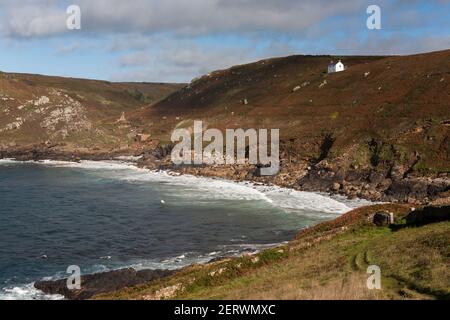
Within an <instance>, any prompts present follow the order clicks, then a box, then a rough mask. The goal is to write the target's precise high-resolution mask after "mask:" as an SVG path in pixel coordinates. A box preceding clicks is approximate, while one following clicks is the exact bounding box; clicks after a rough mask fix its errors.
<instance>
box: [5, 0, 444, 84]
mask: <svg viewBox="0 0 450 320" xmlns="http://www.w3.org/2000/svg"><path fill="white" fill-rule="evenodd" d="M71 5H77V6H78V7H79V8H80V13H81V18H80V21H81V29H75V30H70V29H68V28H67V20H68V19H69V18H71V16H70V14H68V13H67V12H66V11H67V8H68V7H69V6H71ZM369 5H377V6H378V7H379V8H380V10H381V11H380V12H381V29H369V28H368V27H367V23H366V22H367V19H368V18H369V16H370V14H368V13H367V8H368V6H369ZM443 49H450V0H428V1H417V0H370V1H366V0H127V1H124V0H21V1H17V0H0V70H1V71H4V72H22V73H39V74H47V75H59V76H69V77H79V78H90V79H102V80H109V81H146V82H189V81H190V80H192V79H193V78H195V77H197V76H200V75H203V74H207V73H209V72H211V71H214V70H217V69H224V68H228V67H231V66H233V65H236V64H243V63H248V62H252V61H256V60H260V59H264V58H269V57H275V56H287V55H292V54H330V55H388V54H414V53H421V52H430V51H436V50H443Z"/></svg>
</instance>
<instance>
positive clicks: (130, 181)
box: [0, 161, 359, 299]
mask: <svg viewBox="0 0 450 320" xmlns="http://www.w3.org/2000/svg"><path fill="white" fill-rule="evenodd" d="M358 204H359V203H349V202H346V203H344V202H342V201H338V200H333V199H330V198H327V197H324V196H321V195H315V194H309V193H301V192H292V191H290V190H285V189H280V188H268V187H255V186H252V185H250V184H235V183H230V182H226V181H220V180H213V179H206V178H195V177H189V176H180V177H174V176H170V175H168V174H165V173H152V172H149V171H146V170H138V169H135V168H134V167H132V166H130V165H128V164H124V163H102V162H100V163H99V162H83V163H81V164H75V163H62V162H60V163H58V162H47V163H42V164H36V163H16V162H12V161H1V162H0V299H23V298H39V299H42V298H49V297H45V296H42V295H41V294H40V293H39V292H37V291H36V290H33V289H32V285H31V284H32V282H33V281H36V280H38V279H43V278H46V279H48V278H58V277H63V276H65V271H66V269H67V267H68V266H69V265H78V266H79V267H80V268H81V270H82V272H83V273H92V272H100V271H106V270H111V269H115V268H121V267H125V266H133V267H135V268H177V267H181V266H184V265H187V264H191V263H194V262H205V261H208V260H210V259H213V258H215V257H219V256H224V255H237V254H240V253H242V252H243V251H249V252H253V251H255V250H259V249H261V248H264V247H266V246H270V245H273V244H276V243H280V242H283V241H287V240H290V239H291V238H292V237H293V236H294V235H295V234H296V233H297V232H298V230H299V229H301V228H304V227H306V226H310V225H313V224H316V223H318V222H320V221H323V220H327V219H332V218H334V217H336V216H338V215H340V214H342V213H343V212H346V211H348V210H349V209H350V207H352V206H356V205H358Z"/></svg>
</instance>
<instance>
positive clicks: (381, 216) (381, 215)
mask: <svg viewBox="0 0 450 320" xmlns="http://www.w3.org/2000/svg"><path fill="white" fill-rule="evenodd" d="M372 222H373V223H374V224H375V225H377V226H379V227H381V226H389V225H391V224H393V223H394V215H393V214H392V213H389V212H382V211H381V212H377V213H375V214H374V215H373V218H372Z"/></svg>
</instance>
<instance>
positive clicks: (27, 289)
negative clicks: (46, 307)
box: [0, 283, 64, 300]
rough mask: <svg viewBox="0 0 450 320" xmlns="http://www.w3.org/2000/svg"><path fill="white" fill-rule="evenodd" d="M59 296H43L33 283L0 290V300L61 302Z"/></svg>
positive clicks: (61, 297) (61, 298)
mask: <svg viewBox="0 0 450 320" xmlns="http://www.w3.org/2000/svg"><path fill="white" fill-rule="evenodd" d="M63 299H64V297H63V296H61V295H57V294H55V295H50V294H45V293H43V292H42V291H40V290H38V289H36V288H35V287H34V283H29V284H26V285H23V286H17V287H10V288H4V289H1V290H0V300H63Z"/></svg>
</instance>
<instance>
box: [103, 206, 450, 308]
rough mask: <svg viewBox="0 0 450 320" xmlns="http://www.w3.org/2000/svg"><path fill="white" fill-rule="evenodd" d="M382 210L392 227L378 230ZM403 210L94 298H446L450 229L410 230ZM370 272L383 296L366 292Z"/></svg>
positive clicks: (350, 219)
mask: <svg viewBox="0 0 450 320" xmlns="http://www.w3.org/2000/svg"><path fill="white" fill-rule="evenodd" d="M381 209H384V210H389V211H391V212H394V213H395V216H396V223H395V224H394V225H393V226H390V227H376V226H375V225H373V224H372V223H370V222H368V219H369V217H370V216H371V214H373V213H374V212H376V211H379V210H381ZM409 211H410V208H409V207H408V206H403V205H377V206H372V207H366V208H360V209H357V210H354V211H352V212H350V213H348V214H346V215H344V216H342V217H340V218H338V219H337V220H334V221H331V222H326V223H322V224H320V225H318V226H316V227H313V228H310V229H308V230H306V231H304V232H302V233H300V234H299V236H298V237H297V239H295V240H294V241H292V242H291V243H289V245H286V246H281V247H278V248H274V249H270V250H266V251H263V252H261V253H259V254H257V255H254V256H244V257H241V258H236V259H227V260H224V261H219V262H215V263H211V264H208V265H205V266H192V267H189V268H187V269H184V270H183V271H180V272H179V273H177V274H175V275H174V276H172V277H169V278H166V279H160V280H158V281H156V282H153V283H149V284H147V285H144V286H140V287H136V288H129V289H125V290H121V291H118V292H115V293H113V294H108V295H103V296H98V297H96V298H97V299H244V300H246V299H449V298H450V271H449V270H450V268H449V267H450V222H449V221H444V222H439V223H433V224H428V225H424V226H420V227H412V226H407V225H406V224H405V221H404V219H403V217H404V216H405V215H406V214H407V213H408V212H409ZM369 265H377V266H379V267H380V269H381V275H382V288H381V290H369V289H368V288H367V285H366V284H367V279H368V277H369V276H370V275H369V274H367V267H368V266H369Z"/></svg>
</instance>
